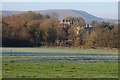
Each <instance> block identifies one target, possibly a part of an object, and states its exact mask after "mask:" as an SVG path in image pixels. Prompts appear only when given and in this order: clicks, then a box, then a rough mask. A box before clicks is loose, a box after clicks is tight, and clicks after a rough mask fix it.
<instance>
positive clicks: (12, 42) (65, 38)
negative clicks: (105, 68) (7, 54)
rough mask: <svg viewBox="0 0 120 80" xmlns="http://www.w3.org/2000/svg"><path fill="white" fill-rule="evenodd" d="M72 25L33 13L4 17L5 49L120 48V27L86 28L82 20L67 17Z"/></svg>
mask: <svg viewBox="0 0 120 80" xmlns="http://www.w3.org/2000/svg"><path fill="white" fill-rule="evenodd" d="M65 20H68V21H69V22H70V24H65V25H64V24H63V25H64V26H65V27H59V25H61V24H60V21H59V20H58V19H57V18H55V17H51V16H49V15H46V16H45V15H42V14H40V13H34V12H32V11H29V12H25V13H21V14H17V15H11V16H3V17H2V46H8V47H12V46H13V47H26V46H27V47H30V46H31V47H38V46H55V47H56V46H63V47H81V48H103V47H109V48H118V46H119V45H118V42H119V41H118V25H117V24H114V23H109V22H97V21H92V22H90V23H89V24H90V25H92V27H85V26H86V23H85V21H84V19H83V18H81V17H78V18H76V17H70V16H68V17H66V18H65Z"/></svg>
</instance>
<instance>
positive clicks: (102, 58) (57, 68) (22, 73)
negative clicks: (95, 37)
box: [2, 48, 118, 78]
mask: <svg viewBox="0 0 120 80" xmlns="http://www.w3.org/2000/svg"><path fill="white" fill-rule="evenodd" d="M2 77H3V78H118V52H117V50H100V49H99V50H92V49H91V50H89V49H78V48H3V54H2Z"/></svg>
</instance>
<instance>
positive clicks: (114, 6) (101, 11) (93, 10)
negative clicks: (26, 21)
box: [2, 2, 118, 19]
mask: <svg viewBox="0 0 120 80" xmlns="http://www.w3.org/2000/svg"><path fill="white" fill-rule="evenodd" d="M47 9H74V10H83V11H86V12H88V13H90V14H92V15H94V16H97V17H101V18H110V19H117V18H118V2H2V10H11V11H36V10H47Z"/></svg>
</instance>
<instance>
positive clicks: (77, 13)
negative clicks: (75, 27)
mask: <svg viewBox="0 0 120 80" xmlns="http://www.w3.org/2000/svg"><path fill="white" fill-rule="evenodd" d="M23 12H27V11H2V16H8V15H13V14H20V13H23ZM33 12H36V13H41V14H43V15H52V13H56V14H57V15H58V19H59V20H60V21H61V20H62V19H64V18H65V17H67V16H71V17H82V18H83V19H84V20H85V21H86V22H91V21H93V20H96V21H98V22H102V21H106V19H103V18H99V17H96V16H94V15H92V14H89V13H87V12H85V11H82V10H72V9H49V10H39V11H33Z"/></svg>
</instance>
